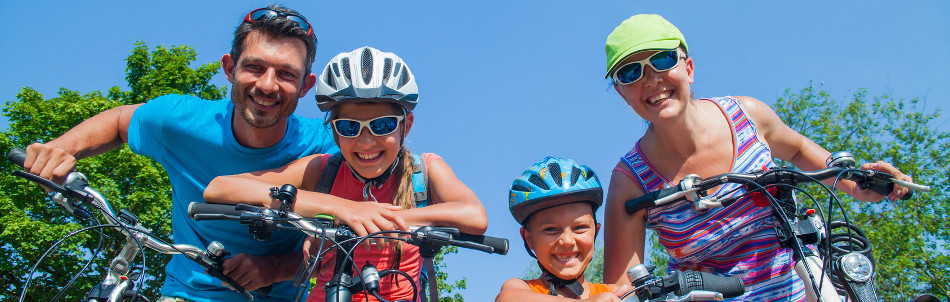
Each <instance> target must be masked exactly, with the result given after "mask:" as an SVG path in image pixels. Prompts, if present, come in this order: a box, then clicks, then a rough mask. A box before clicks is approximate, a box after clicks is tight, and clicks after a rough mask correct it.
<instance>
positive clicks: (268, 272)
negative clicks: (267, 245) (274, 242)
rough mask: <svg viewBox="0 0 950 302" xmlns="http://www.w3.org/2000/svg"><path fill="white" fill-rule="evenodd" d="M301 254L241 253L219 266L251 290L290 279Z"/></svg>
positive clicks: (227, 274) (226, 273)
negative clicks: (263, 254) (265, 254)
mask: <svg viewBox="0 0 950 302" xmlns="http://www.w3.org/2000/svg"><path fill="white" fill-rule="evenodd" d="M301 256H302V254H299V253H291V254H285V255H272V256H254V255H250V254H244V253H241V254H237V255H235V256H234V257H231V258H228V259H226V260H224V262H223V263H222V264H221V268H222V272H223V273H224V274H225V275H226V276H228V277H230V278H231V279H234V281H237V283H238V284H241V286H243V287H244V288H245V289H247V290H249V291H252V290H256V289H259V288H261V287H265V286H268V285H270V284H272V283H275V282H280V281H286V280H290V279H291V277H293V273H294V272H293V268H296V264H297V263H299V262H300V259H301ZM294 260H296V262H294ZM288 270H289V272H288ZM224 285H225V286H227V284H224Z"/></svg>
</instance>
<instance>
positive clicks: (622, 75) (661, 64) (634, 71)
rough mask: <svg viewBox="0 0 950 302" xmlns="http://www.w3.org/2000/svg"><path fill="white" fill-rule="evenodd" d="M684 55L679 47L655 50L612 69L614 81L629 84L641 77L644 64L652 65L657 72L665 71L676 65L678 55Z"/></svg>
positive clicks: (678, 58) (678, 59) (678, 60)
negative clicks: (647, 56) (641, 58)
mask: <svg viewBox="0 0 950 302" xmlns="http://www.w3.org/2000/svg"><path fill="white" fill-rule="evenodd" d="M685 56H686V54H683V53H682V52H681V51H680V50H679V49H676V50H665V51H661V52H657V53H656V54H654V55H652V56H650V57H649V58H646V59H643V60H640V61H633V62H630V63H627V64H623V65H622V66H620V68H617V71H614V74H613V76H614V81H616V82H617V83H619V84H620V85H628V84H631V83H633V82H636V81H637V80H639V79H640V78H642V77H643V68H644V67H643V66H644V65H648V66H650V67H652V68H653V70H656V71H657V72H661V71H667V70H670V69H673V68H674V67H676V65H677V64H679V62H680V57H685Z"/></svg>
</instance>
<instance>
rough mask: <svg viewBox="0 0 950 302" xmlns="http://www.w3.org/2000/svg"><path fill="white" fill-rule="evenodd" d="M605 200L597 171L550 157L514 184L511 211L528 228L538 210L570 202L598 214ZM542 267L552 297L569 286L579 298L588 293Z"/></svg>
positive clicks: (580, 286)
mask: <svg viewBox="0 0 950 302" xmlns="http://www.w3.org/2000/svg"><path fill="white" fill-rule="evenodd" d="M603 199H604V190H603V188H601V185H600V180H598V178H597V175H596V174H595V173H594V170H591V169H590V168H589V167H587V166H584V165H579V164H577V163H576V162H574V161H573V160H571V159H562V158H555V157H550V156H548V157H545V158H544V159H542V160H541V161H540V162H537V163H535V164H534V165H533V166H531V167H530V168H528V170H526V171H524V174H522V175H521V177H519V178H517V179H515V181H514V182H512V184H511V189H510V190H509V192H508V210H509V211H511V216H513V217H514V218H515V220H517V221H518V223H519V224H521V226H523V227H526V226H527V224H528V220H529V218H531V215H532V214H534V213H535V212H537V211H540V210H543V209H547V208H551V207H556V206H560V205H565V204H569V203H575V202H586V203H589V204H590V205H591V207H592V210H593V212H594V213H596V212H597V209H598V208H600V206H601V204H602V203H603ZM595 217H596V215H595ZM595 220H596V218H595ZM521 241H522V242H523V243H524V248H525V250H526V251H528V255H531V257H534V258H535V259H537V258H538V257H537V256H536V255H535V254H534V252H532V251H531V249H530V248H528V243H527V242H525V240H524V236H523V235H522V237H521ZM538 266H539V267H540V268H541V271H542V277H543V278H545V279H546V280H547V281H548V284H549V288H548V294H549V295H552V296H556V295H557V292H556V290H555V288H559V287H566V288H567V289H569V290H570V291H571V292H572V293H574V294H575V295H577V296H578V297H580V295H581V294H583V293H584V287H583V286H582V285H581V284H580V283H579V282H577V279H576V278H575V279H573V280H564V279H561V278H558V277H556V276H554V274H552V273H550V272H548V271H547V269H545V268H544V266H542V265H540V263H539V265H538Z"/></svg>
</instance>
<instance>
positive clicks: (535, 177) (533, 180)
mask: <svg viewBox="0 0 950 302" xmlns="http://www.w3.org/2000/svg"><path fill="white" fill-rule="evenodd" d="M528 181H529V182H531V183H532V184H534V185H535V186H538V187H540V188H541V189H544V190H550V189H551V187H548V184H546V183H544V180H543V179H541V177H539V176H538V174H531V176H529V177H528Z"/></svg>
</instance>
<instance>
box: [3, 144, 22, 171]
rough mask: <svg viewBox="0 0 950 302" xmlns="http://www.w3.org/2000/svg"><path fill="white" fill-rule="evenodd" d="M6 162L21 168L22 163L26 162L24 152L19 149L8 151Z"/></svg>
mask: <svg viewBox="0 0 950 302" xmlns="http://www.w3.org/2000/svg"><path fill="white" fill-rule="evenodd" d="M7 160H9V161H11V162H13V163H14V164H17V165H20V168H23V162H24V161H26V151H25V150H23V149H20V148H13V149H10V152H8V153H7Z"/></svg>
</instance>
